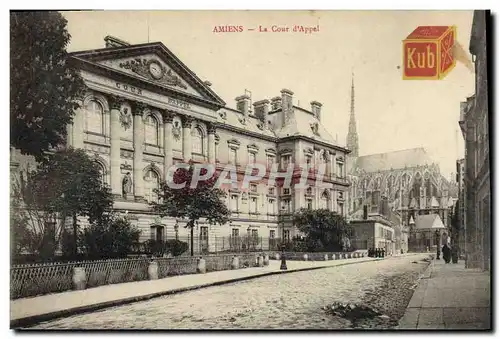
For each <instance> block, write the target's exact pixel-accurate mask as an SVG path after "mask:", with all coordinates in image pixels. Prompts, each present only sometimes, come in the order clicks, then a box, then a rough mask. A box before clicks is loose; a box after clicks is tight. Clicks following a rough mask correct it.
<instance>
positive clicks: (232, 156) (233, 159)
mask: <svg viewBox="0 0 500 339" xmlns="http://www.w3.org/2000/svg"><path fill="white" fill-rule="evenodd" d="M237 160H238V157H237V153H236V149H234V148H230V149H229V163H230V164H231V165H236V164H237Z"/></svg>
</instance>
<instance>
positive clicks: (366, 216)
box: [363, 205, 368, 220]
mask: <svg viewBox="0 0 500 339" xmlns="http://www.w3.org/2000/svg"><path fill="white" fill-rule="evenodd" d="M363 220H368V206H367V205H363Z"/></svg>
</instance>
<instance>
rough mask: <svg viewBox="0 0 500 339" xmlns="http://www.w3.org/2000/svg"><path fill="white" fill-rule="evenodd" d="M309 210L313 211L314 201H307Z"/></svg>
mask: <svg viewBox="0 0 500 339" xmlns="http://www.w3.org/2000/svg"><path fill="white" fill-rule="evenodd" d="M307 209H310V210H312V209H313V201H312V199H307Z"/></svg>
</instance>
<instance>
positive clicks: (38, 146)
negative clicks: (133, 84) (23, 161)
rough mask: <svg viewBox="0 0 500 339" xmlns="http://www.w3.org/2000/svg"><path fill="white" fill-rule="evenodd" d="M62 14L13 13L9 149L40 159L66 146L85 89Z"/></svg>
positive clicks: (11, 25)
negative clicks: (70, 50) (68, 128)
mask: <svg viewBox="0 0 500 339" xmlns="http://www.w3.org/2000/svg"><path fill="white" fill-rule="evenodd" d="M66 24H67V20H66V19H65V18H64V17H63V16H62V15H61V14H60V13H58V12H46V11H39V12H37V11H32V12H11V13H10V48H11V54H10V93H11V97H10V124H11V125H10V145H11V146H13V147H15V148H17V149H19V150H20V151H21V153H23V154H29V155H33V156H34V157H35V158H36V159H37V161H40V160H41V159H42V158H44V157H45V154H46V152H47V151H49V150H51V149H53V148H56V147H58V146H59V145H62V144H63V143H64V141H65V139H66V133H67V132H66V125H67V124H69V123H71V122H72V120H73V115H74V110H75V109H77V108H78V107H79V104H78V103H77V102H76V101H75V99H76V98H78V97H79V96H80V95H81V93H82V91H83V90H84V88H85V85H84V82H83V80H82V79H81V77H80V75H79V73H78V71H77V70H76V69H75V68H74V67H72V65H71V64H70V62H69V55H68V53H67V52H66V46H67V45H68V43H69V41H70V38H71V36H70V34H69V33H68V31H67V29H66Z"/></svg>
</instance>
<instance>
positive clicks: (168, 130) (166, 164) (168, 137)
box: [163, 111, 174, 180]
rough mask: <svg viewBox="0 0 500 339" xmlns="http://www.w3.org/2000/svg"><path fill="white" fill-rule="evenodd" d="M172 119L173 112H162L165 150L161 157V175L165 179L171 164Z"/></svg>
mask: <svg viewBox="0 0 500 339" xmlns="http://www.w3.org/2000/svg"><path fill="white" fill-rule="evenodd" d="M173 120H174V114H173V113H172V112H171V111H165V112H164V118H163V122H164V129H165V130H164V133H163V135H164V139H165V140H164V143H163V148H164V150H165V158H163V176H164V178H165V180H166V179H167V173H168V170H169V168H170V167H172V165H173V151H172V121H173Z"/></svg>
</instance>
